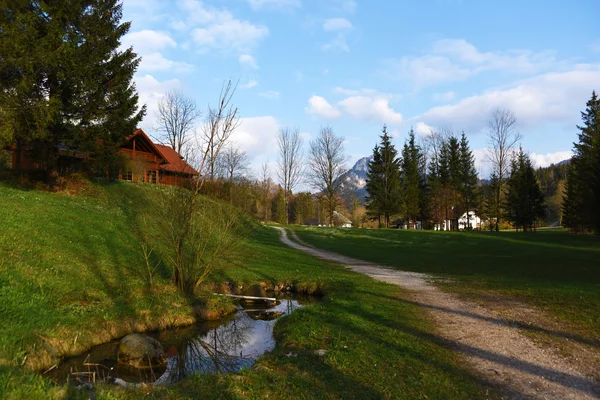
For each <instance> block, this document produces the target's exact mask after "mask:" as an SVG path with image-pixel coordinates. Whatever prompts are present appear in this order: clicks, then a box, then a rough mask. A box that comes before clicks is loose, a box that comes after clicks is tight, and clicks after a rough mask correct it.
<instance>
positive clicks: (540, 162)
mask: <svg viewBox="0 0 600 400" xmlns="http://www.w3.org/2000/svg"><path fill="white" fill-rule="evenodd" d="M571 157H573V152H572V151H557V152H555V153H547V154H537V153H531V154H529V158H530V159H531V162H532V164H533V166H534V167H535V168H542V167H548V166H549V165H550V164H557V163H559V162H561V161H564V160H568V159H570V158H571Z"/></svg>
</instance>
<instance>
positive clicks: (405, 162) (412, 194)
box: [400, 129, 425, 225]
mask: <svg viewBox="0 0 600 400" xmlns="http://www.w3.org/2000/svg"><path fill="white" fill-rule="evenodd" d="M423 169H424V155H423V152H422V150H421V148H420V147H419V146H418V145H417V144H416V142H415V132H414V131H413V130H412V129H411V130H410V133H409V138H408V142H406V143H405V144H404V148H403V149H402V162H401V175H400V182H401V187H402V194H403V196H402V211H403V213H404V215H405V217H406V219H407V222H408V224H409V225H410V223H411V221H412V222H413V223H414V224H416V222H417V221H418V220H419V219H420V218H421V216H422V213H423V208H422V205H423V203H424V202H423V198H424V195H425V191H424V189H425V188H424V175H425V174H424V171H423Z"/></svg>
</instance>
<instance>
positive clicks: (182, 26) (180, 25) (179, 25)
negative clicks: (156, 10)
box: [171, 20, 188, 31]
mask: <svg viewBox="0 0 600 400" xmlns="http://www.w3.org/2000/svg"><path fill="white" fill-rule="evenodd" d="M187 27H188V26H187V25H186V23H185V22H183V21H181V20H176V21H173V22H171V28H173V29H175V30H176V31H184V30H186V29H187Z"/></svg>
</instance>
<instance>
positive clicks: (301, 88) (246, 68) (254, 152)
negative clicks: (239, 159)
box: [123, 0, 600, 175]
mask: <svg viewBox="0 0 600 400" xmlns="http://www.w3.org/2000/svg"><path fill="white" fill-rule="evenodd" d="M598 15H600V2H598V1H597V0H572V1H559V0H557V1H547V0H546V1H538V0H528V1H523V0H521V1H513V0H505V1H501V2H498V1H496V2H491V1H483V0H477V1H476V0H428V1H427V0H422V1H383V0H370V1H360V0H212V1H211V0H205V1H199V0H181V1H162V0H124V19H125V20H130V21H132V27H131V30H130V32H129V34H128V35H127V36H126V37H124V39H123V42H124V45H133V46H134V49H135V50H136V52H137V53H138V54H139V55H140V56H141V57H142V63H141V65H140V68H139V69H138V71H137V73H136V78H135V80H136V84H137V88H138V92H139V93H140V97H141V99H142V101H143V102H145V103H146V104H147V105H148V115H147V117H146V118H145V120H144V121H143V123H142V127H143V128H144V129H145V130H146V131H147V132H148V133H150V134H152V133H153V132H154V127H155V126H156V124H155V122H154V113H155V110H156V105H157V102H158V101H159V100H160V97H161V96H162V95H163V94H164V93H165V92H166V91H169V90H173V89H179V90H183V91H184V92H185V93H186V94H187V95H189V96H191V97H193V98H194V99H195V100H196V101H197V102H198V104H199V105H201V106H202V107H205V105H206V104H208V103H209V102H210V101H215V99H216V96H217V95H218V93H219V89H220V87H221V84H222V82H223V80H226V79H230V78H231V79H233V80H237V79H238V78H239V79H240V84H239V87H238V91H237V93H236V96H235V103H236V104H237V105H238V107H239V109H240V115H241V117H242V119H241V126H240V127H239V128H238V130H237V132H236V133H235V134H234V137H233V139H234V140H235V142H236V145H237V146H239V147H240V148H241V149H243V150H245V151H246V152H247V153H248V155H249V156H250V158H251V160H252V165H253V167H254V168H256V169H257V168H258V166H259V165H260V164H261V163H263V162H267V161H268V162H271V163H273V164H274V162H275V161H276V159H277V155H276V135H277V132H278V130H279V129H280V128H281V127H285V126H289V127H297V128H298V129H299V130H300V131H301V132H302V135H303V137H304V138H305V140H306V141H309V140H310V138H311V137H314V136H315V134H316V133H317V132H318V130H319V127H320V126H321V125H330V126H331V127H332V128H333V130H334V131H335V133H336V134H338V135H341V136H344V137H345V138H346V142H345V147H346V153H347V155H348V166H351V165H352V164H353V163H354V162H355V161H356V160H357V159H358V158H360V157H363V156H367V155H369V154H370V153H371V150H372V148H373V146H374V145H375V144H376V142H377V141H378V136H379V135H380V133H381V127H382V126H383V124H384V123H385V124H387V125H388V128H389V131H390V132H392V134H393V136H394V143H395V144H396V145H397V146H401V145H402V144H403V143H404V141H405V139H406V137H407V134H408V131H409V130H410V128H411V127H413V128H414V129H415V130H416V132H417V134H418V136H419V137H420V138H423V137H425V136H426V135H427V134H429V133H430V131H431V129H436V128H439V127H447V128H451V129H452V130H453V131H454V132H456V133H457V134H460V132H461V131H463V130H464V131H465V133H466V134H467V136H468V138H469V140H470V142H471V147H472V148H473V150H474V153H475V155H476V158H477V166H478V168H479V170H480V172H481V174H482V175H487V174H488V170H489V167H488V166H486V163H485V161H484V156H483V155H484V153H485V148H486V147H487V137H486V129H487V121H488V119H489V114H490V111H491V110H492V109H493V108H495V107H506V108H510V109H511V110H512V111H513V112H514V113H515V114H516V116H517V120H518V127H517V129H518V131H519V132H520V133H521V134H522V135H523V140H522V145H523V147H524V148H525V149H526V150H527V151H528V152H529V153H530V155H531V157H532V159H533V160H534V162H535V163H536V165H538V166H545V165H548V164H550V163H551V162H556V161H560V160H563V159H565V158H568V157H569V156H570V151H571V148H572V143H573V142H574V141H575V140H576V138H577V130H576V127H575V125H576V124H578V123H579V122H580V111H581V110H583V109H584V107H585V102H586V101H587V100H588V99H589V97H590V96H591V92H592V90H594V89H595V90H600V25H598ZM306 144H307V143H306Z"/></svg>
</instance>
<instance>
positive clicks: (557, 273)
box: [296, 228, 600, 339]
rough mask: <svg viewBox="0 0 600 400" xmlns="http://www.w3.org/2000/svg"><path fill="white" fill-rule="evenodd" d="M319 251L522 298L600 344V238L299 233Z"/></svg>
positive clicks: (475, 293)
mask: <svg viewBox="0 0 600 400" xmlns="http://www.w3.org/2000/svg"><path fill="white" fill-rule="evenodd" d="M296 232H297V234H298V236H299V237H300V238H301V239H303V240H304V241H306V242H308V243H310V244H313V245H315V246H317V247H320V248H323V249H327V250H331V251H334V252H337V253H340V254H345V255H348V256H351V257H356V258H359V259H363V260H368V261H373V262H376V263H380V264H383V265H388V266H392V267H396V268H399V269H402V270H406V271H416V272H426V273H433V274H436V275H440V276H444V277H448V278H452V279H449V280H446V281H440V283H439V284H440V285H442V287H444V288H447V289H449V290H453V291H456V292H459V293H461V294H465V295H468V296H470V297H476V298H481V299H485V297H486V296H489V295H497V294H499V295H507V296H516V297H517V298H520V299H523V300H525V301H527V302H530V303H531V304H535V305H538V306H541V307H543V308H544V309H546V310H548V311H549V312H551V313H553V314H554V315H556V316H558V317H560V318H562V319H564V320H565V321H568V323H569V324H571V326H572V327H573V329H575V330H581V331H582V333H584V334H586V335H591V336H595V337H596V338H597V339H600V238H598V237H593V236H584V235H573V234H569V233H568V232H565V231H557V230H544V231H539V232H536V233H522V232H519V233H517V232H500V233H495V232H471V233H466V232H465V233H463V232H460V233H459V232H430V231H407V230H391V229H381V230H370V229H330V228H296Z"/></svg>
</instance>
